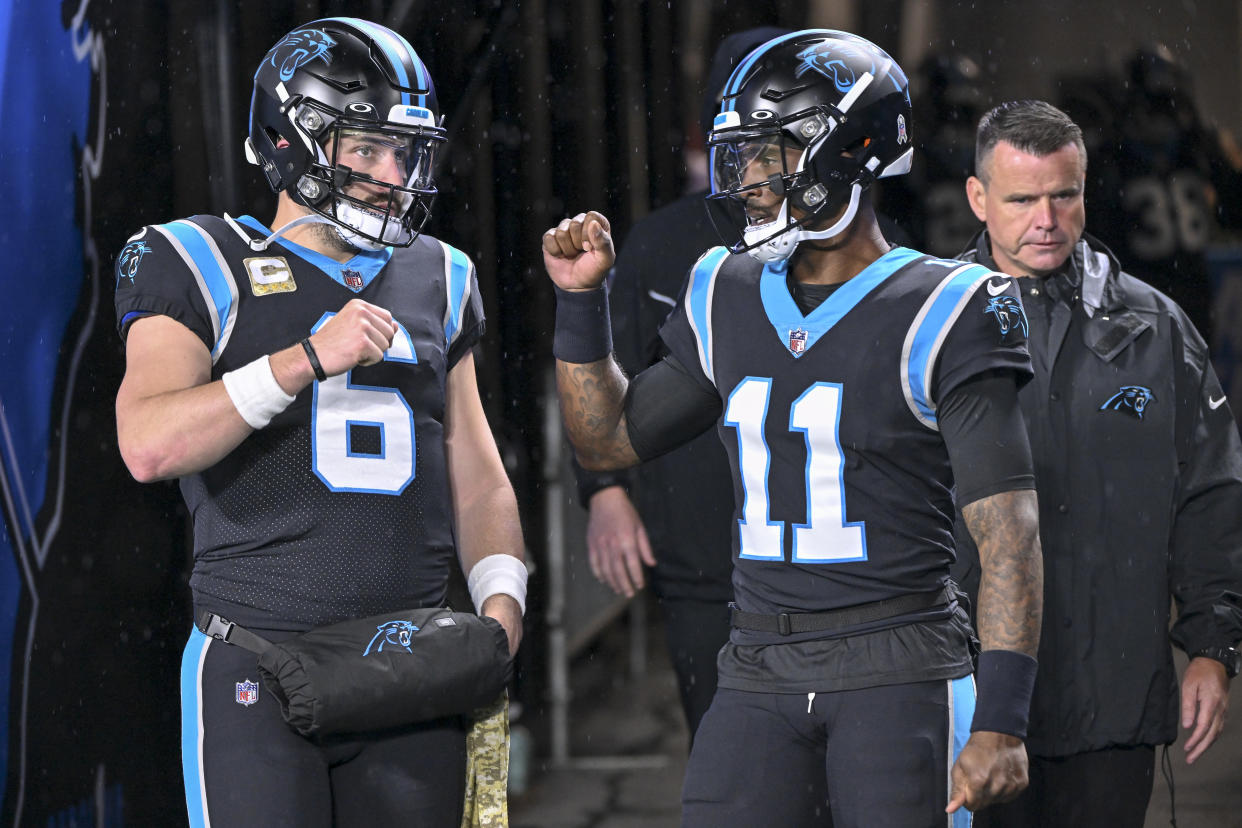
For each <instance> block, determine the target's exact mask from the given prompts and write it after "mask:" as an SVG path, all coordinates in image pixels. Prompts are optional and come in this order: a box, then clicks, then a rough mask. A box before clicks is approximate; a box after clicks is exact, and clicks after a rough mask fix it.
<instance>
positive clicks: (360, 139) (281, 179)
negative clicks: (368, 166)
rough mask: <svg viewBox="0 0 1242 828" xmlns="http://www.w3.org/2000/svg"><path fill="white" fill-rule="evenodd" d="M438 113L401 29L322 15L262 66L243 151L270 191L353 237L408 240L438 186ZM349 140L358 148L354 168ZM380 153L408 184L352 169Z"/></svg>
mask: <svg viewBox="0 0 1242 828" xmlns="http://www.w3.org/2000/svg"><path fill="white" fill-rule="evenodd" d="M441 120H442V119H441V117H440V114H439V107H438V105H437V102H436V93H435V87H434V86H433V85H432V82H431V75H430V73H429V72H428V71H427V67H426V66H425V65H424V64H423V62H422V60H421V59H420V58H419V57H418V54H417V53H416V52H415V51H414V48H413V47H412V46H410V44H409V42H407V41H406V39H405V38H403V37H402V36H401V35H399V34H397V33H396V32H394V31H392V30H391V29H387V28H385V27H383V26H380V25H377V24H375V23H370V22H367V21H365V20H359V19H356V18H349V17H332V18H327V19H324V20H316V21H314V22H312V23H307V24H306V25H304V26H300V27H299V28H297V29H295V30H293V31H292V32H290V33H289V34H287V35H285V36H284V37H283V38H281V40H280V42H278V43H277V44H276V45H275V46H273V47H272V48H271V50H270V51H269V52H268V53H267V55H266V57H264V58H263V62H262V63H261V64H260V65H259V69H258V71H257V72H256V73H255V76H254V95H253V97H252V98H251V101H250V136H249V138H247V139H246V159H247V160H248V161H250V162H251V163H252V164H257V165H259V166H260V167H262V168H263V174H264V176H266V178H267V182H268V184H270V185H271V187H272V190H273V191H274V192H281V191H285V192H287V193H288V194H289V196H290V198H292V199H293V200H294V201H295V202H297V203H298V204H301V205H303V206H305V207H308V208H309V209H310V210H311V211H313V212H314V213H316V214H318V215H319V216H322V217H323V218H325V219H327V220H329V221H330V222H331V223H333V224H334V225H336V227H337V229H338V231H339V232H340V233H341V236H342V238H344V239H345V240H346V241H347V242H349V243H350V244H352V245H354V246H356V247H361V248H364V249H368V250H376V249H379V248H381V247H384V246H387V245H396V246H399V247H405V246H408V245H410V244H411V243H413V241H414V239H415V238H416V237H417V236H418V234H419V232H420V231H421V230H422V227H423V224H424V223H425V222H426V220H427V217H428V215H429V211H430V207H431V201H432V199H433V198H434V197H435V194H436V188H435V183H434V182H433V180H432V166H433V161H434V157H435V151H436V147H437V146H438V145H439V144H440V143H442V142H443V141H444V139H445V132H444V129H443V128H442V127H441ZM363 145H365V146H363ZM343 146H346V147H349V146H352V147H353V148H354V149H355V150H357V152H356V153H355V154H354V155H352V156H351V158H350V159H349V160H350V162H351V163H352V164H353V166H352V167H351V166H350V164H347V163H345V158H344V150H342V147H343ZM360 146H362V149H361V150H358V148H359V147H360ZM377 154H382V155H383V157H384V158H385V159H388V160H391V161H393V162H395V164H396V169H397V171H398V173H399V175H400V176H402V177H403V181H402V183H400V184H394V183H392V182H391V181H382V180H379V179H377V178H375V177H372V176H371V175H368V174H367V173H366V172H364V171H362V170H361V169H356V168H358V167H361V166H362V165H361V164H360V163H358V161H357V160H354V159H365V158H368V157H375V156H376V155H377ZM346 190H350V191H351V192H352V194H350V193H347V192H346Z"/></svg>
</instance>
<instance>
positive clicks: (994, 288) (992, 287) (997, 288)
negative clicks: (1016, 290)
mask: <svg viewBox="0 0 1242 828" xmlns="http://www.w3.org/2000/svg"><path fill="white" fill-rule="evenodd" d="M1008 289H1009V280H1008V279H1006V280H1004V281H1003V282H1001V283H1000V284H999V285H997V284H993V283H992V281H991V280H990V279H989V280H988V296H1000V295H1001V294H1002V293H1004V292H1005V291H1006V290H1008Z"/></svg>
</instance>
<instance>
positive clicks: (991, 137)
mask: <svg viewBox="0 0 1242 828" xmlns="http://www.w3.org/2000/svg"><path fill="white" fill-rule="evenodd" d="M1001 141H1005V142H1006V143H1009V144H1012V145H1013V146H1014V147H1015V148H1017V149H1019V150H1021V151H1022V152H1026V153H1030V154H1031V155H1034V156H1038V157H1043V156H1045V155H1051V154H1052V153H1054V152H1056V151H1057V150H1059V149H1061V147H1063V146H1065V145H1066V144H1071V143H1072V144H1073V145H1074V146H1076V147H1078V156H1079V158H1081V159H1082V168H1083V169H1084V170H1085V169H1086V168H1087V146H1086V144H1084V143H1083V140H1082V130H1081V129H1079V127H1078V124H1076V123H1074V122H1073V121H1072V120H1070V116H1068V115H1066V114H1065V113H1064V112H1062V111H1061V110H1059V109H1057V108H1056V107H1055V106H1053V105H1052V104H1050V103H1046V102H1044V101H1008V102H1006V103H1003V104H1001V105H1000V106H996V107H993V108H992V109H991V110H989V111H988V113H987V114H986V115H984V116H983V117H982V118H980V119H979V130H978V132H976V133H975V176H976V177H978V178H979V179H980V180H981V181H983V183H984V184H986V183H987V181H988V177H987V175H986V173H985V167H986V166H987V163H986V162H987V161H988V160H989V159H990V158H991V156H992V150H994V149H996V145H997V144H999V143H1000V142H1001Z"/></svg>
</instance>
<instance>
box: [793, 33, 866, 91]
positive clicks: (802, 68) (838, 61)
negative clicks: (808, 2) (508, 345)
mask: <svg viewBox="0 0 1242 828" xmlns="http://www.w3.org/2000/svg"><path fill="white" fill-rule="evenodd" d="M798 59H799V60H801V61H802V63H801V65H799V66H798V68H797V70H795V72H794V74H795V75H796V76H797V77H799V78H800V77H802V76H803V75H805V74H806V73H807V72H810V71H816V72H819V73H820V74H821V75H823V76H824V77H826V78H828V80H830V81H832V85H833V86H835V87H836V88H837V91H838V92H848V91H850V89H852V88H853V86H854V84H855V83H857V82H858V75H856V74H855V72H854V70H853V69H852V68H850V65H849V64H848V63H846V60H847V59H850V60H859V61H866V60H869V57H868V56H867V55H864V54H863V53H862V52H861V51H859V50H857V49H852V48H850V47H849V46H848V45H846V44H844V43H841V42H839V41H825V42H822V43H816V44H814V45H812V46H808V47H806V48H805V49H803V50H802V51H801V52H799V53H798ZM871 65H872V71H874V69H875V62H874V61H871Z"/></svg>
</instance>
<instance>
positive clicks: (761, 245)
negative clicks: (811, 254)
mask: <svg viewBox="0 0 1242 828" xmlns="http://www.w3.org/2000/svg"><path fill="white" fill-rule="evenodd" d="M717 120H718V122H719V121H721V119H717ZM726 120H727V119H726ZM846 122H847V121H846V118H845V117H844V116H843V115H842V114H841V113H840V112H839V111H836V110H835V107H832V106H829V105H823V106H816V107H812V108H810V109H808V110H804V111H801V112H797V113H795V114H793V115H790V116H788V117H785V118H781V119H779V120H778V119H772V120H770V121H769V122H767V123H761V124H760V125H756V124H753V123H752V124H749V125H744V126H738V127H732V128H730V127H727V126H724V127H721V128H718V129H714V130H713V131H712V134H711V137H710V139H709V141H708V145H709V147H710V153H711V154H710V164H711V174H712V193H711V194H710V195H709V196H708V203H709V212H710V215H711V216H712V221H713V223H714V224H715V225H716V230H717V232H718V233H719V234H720V235H721V238H723V239H725V240H726V242H727V244H728V246H729V249H730V251H731V252H733V253H742V252H749V253H750V254H751V256H753V257H755V258H756V259H759V260H760V261H763V262H773V261H780V260H783V259H787V258H788V257H789V256H790V255H791V254H792V253H793V249H794V247H795V246H796V245H797V244H798V243H799V242H801V241H806V240H808V239H827V238H831V237H833V236H836V235H837V234H839V233H841V232H842V231H843V230H845V229H846V228H847V227H849V225H850V224H851V223H852V222H853V220H854V216H855V215H856V214H857V210H858V202H859V199H860V197H861V195H862V191H863V190H864V189H866V188H867V187H868V186H870V184H871V182H872V181H873V180H874V175H873V174H872V172H871V170H870V169H868V167H867V166H866V164H865V159H864V158H862V150H863V149H864V148H865V147H866V145H867V143H868V141H867V139H865V138H859V139H857V140H854V141H852V142H851V144H850V146H848V147H843V146H842V141H844V140H849V137H848V132H849V130H847V129H845V128H844V124H845V123H846ZM795 136H797V137H795ZM834 156H836V157H834ZM765 191H766V192H770V193H771V195H770V196H769V195H766V194H765ZM772 196H775V197H777V198H780V199H781V200H780V202H779V203H777V202H775V201H774V200H773V198H772ZM838 214H840V215H839V217H838V218H837V220H836V221H834V222H833V223H832V225H831V226H830V227H827V228H818V229H811V228H814V227H815V225H817V224H820V223H822V222H823V221H826V220H828V219H830V218H831V217H833V216H837V215H838Z"/></svg>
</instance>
